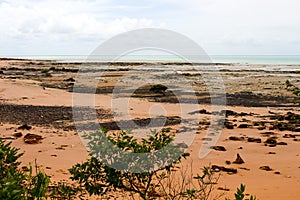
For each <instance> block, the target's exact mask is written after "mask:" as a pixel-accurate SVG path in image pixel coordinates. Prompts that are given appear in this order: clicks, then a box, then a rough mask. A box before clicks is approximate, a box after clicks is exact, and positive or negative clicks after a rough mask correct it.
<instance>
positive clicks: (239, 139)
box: [229, 136, 245, 141]
mask: <svg viewBox="0 0 300 200" xmlns="http://www.w3.org/2000/svg"><path fill="white" fill-rule="evenodd" d="M229 140H232V141H244V140H245V138H244V137H236V136H230V137H229Z"/></svg>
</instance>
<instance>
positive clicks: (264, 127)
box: [257, 126, 266, 131]
mask: <svg viewBox="0 0 300 200" xmlns="http://www.w3.org/2000/svg"><path fill="white" fill-rule="evenodd" d="M257 129H258V130H260V131H261V130H265V129H266V126H260V127H258V128H257Z"/></svg>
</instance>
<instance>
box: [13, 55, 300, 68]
mask: <svg viewBox="0 0 300 200" xmlns="http://www.w3.org/2000/svg"><path fill="white" fill-rule="evenodd" d="M8 57H10V58H21V59H37V60H57V61H61V62H83V61H86V59H87V58H88V56H87V55H45V56H43V55H39V56H36V55H34V56H8ZM90 58H91V57H89V59H90ZM94 58H95V60H98V59H103V60H109V57H107V56H94ZM209 58H210V60H211V62H213V63H224V64H255V65H300V55H294V56H281V55H274V56H252V55H251V56H227V55H226V56H225V55H212V56H209ZM92 60H93V57H92ZM118 60H119V61H165V62H180V61H182V59H181V58H179V57H178V56H174V55H146V56H145V55H126V56H123V57H121V58H120V59H118ZM299 68H300V66H299Z"/></svg>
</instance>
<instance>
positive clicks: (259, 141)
mask: <svg viewBox="0 0 300 200" xmlns="http://www.w3.org/2000/svg"><path fill="white" fill-rule="evenodd" d="M248 142H255V143H261V139H260V138H248Z"/></svg>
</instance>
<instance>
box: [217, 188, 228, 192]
mask: <svg viewBox="0 0 300 200" xmlns="http://www.w3.org/2000/svg"><path fill="white" fill-rule="evenodd" d="M218 190H221V191H226V192H229V191H230V189H228V188H222V187H218Z"/></svg>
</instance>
